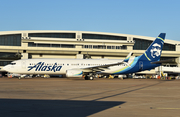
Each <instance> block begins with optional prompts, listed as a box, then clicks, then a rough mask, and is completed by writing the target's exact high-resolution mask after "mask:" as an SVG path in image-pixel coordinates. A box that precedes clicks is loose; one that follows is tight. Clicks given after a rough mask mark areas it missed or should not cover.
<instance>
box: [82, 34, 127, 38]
mask: <svg viewBox="0 0 180 117" xmlns="http://www.w3.org/2000/svg"><path fill="white" fill-rule="evenodd" d="M82 38H83V39H104V40H127V38H126V37H123V36H113V35H101V34H86V33H84V34H82Z"/></svg>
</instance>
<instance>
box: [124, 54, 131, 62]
mask: <svg viewBox="0 0 180 117" xmlns="http://www.w3.org/2000/svg"><path fill="white" fill-rule="evenodd" d="M132 55H133V52H130V53H129V54H128V55H127V56H126V58H125V59H124V62H128V61H129V59H130V57H131V56H132Z"/></svg>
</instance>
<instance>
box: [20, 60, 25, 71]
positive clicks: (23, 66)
mask: <svg viewBox="0 0 180 117" xmlns="http://www.w3.org/2000/svg"><path fill="white" fill-rule="evenodd" d="M21 66H22V68H23V69H25V68H26V61H25V60H23V61H22V62H21Z"/></svg>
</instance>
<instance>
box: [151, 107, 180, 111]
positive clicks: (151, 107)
mask: <svg viewBox="0 0 180 117" xmlns="http://www.w3.org/2000/svg"><path fill="white" fill-rule="evenodd" d="M150 109H167V110H173V109H176V110H177V109H180V108H161V107H150Z"/></svg>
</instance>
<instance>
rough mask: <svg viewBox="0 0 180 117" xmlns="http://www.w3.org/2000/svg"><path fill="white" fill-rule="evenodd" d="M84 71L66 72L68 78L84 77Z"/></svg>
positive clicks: (71, 70)
mask: <svg viewBox="0 0 180 117" xmlns="http://www.w3.org/2000/svg"><path fill="white" fill-rule="evenodd" d="M82 75H83V71H82V70H73V69H70V70H67V71H66V77H82Z"/></svg>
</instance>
